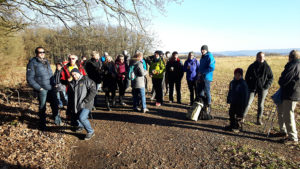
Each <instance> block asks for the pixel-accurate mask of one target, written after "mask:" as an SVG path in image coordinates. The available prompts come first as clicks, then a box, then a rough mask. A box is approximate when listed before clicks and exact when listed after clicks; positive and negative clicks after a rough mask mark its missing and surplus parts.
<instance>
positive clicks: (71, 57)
mask: <svg viewBox="0 0 300 169" xmlns="http://www.w3.org/2000/svg"><path fill="white" fill-rule="evenodd" d="M77 60H78V56H76V55H72V54H71V55H69V63H70V65H71V66H74V65H76V62H77Z"/></svg>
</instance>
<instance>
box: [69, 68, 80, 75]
mask: <svg viewBox="0 0 300 169" xmlns="http://www.w3.org/2000/svg"><path fill="white" fill-rule="evenodd" d="M73 72H76V73H79V74H81V73H80V71H79V70H78V69H77V68H74V69H72V71H71V74H72V73H73Z"/></svg>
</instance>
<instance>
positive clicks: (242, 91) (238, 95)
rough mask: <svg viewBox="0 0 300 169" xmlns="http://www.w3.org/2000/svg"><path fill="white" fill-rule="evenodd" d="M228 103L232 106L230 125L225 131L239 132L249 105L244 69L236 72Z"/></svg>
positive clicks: (230, 85) (238, 69) (231, 83)
mask: <svg viewBox="0 0 300 169" xmlns="http://www.w3.org/2000/svg"><path fill="white" fill-rule="evenodd" d="M227 103H228V104H230V108H229V117H230V119H229V120H230V125H229V126H226V127H225V129H227V130H231V131H232V130H233V131H238V129H239V127H240V126H239V123H238V122H239V121H241V120H242V118H243V112H244V110H245V108H246V106H247V103H248V86H247V83H246V81H245V80H244V79H243V69H241V68H237V69H235V70H234V79H233V80H232V81H231V82H230V84H229V92H228V96H227Z"/></svg>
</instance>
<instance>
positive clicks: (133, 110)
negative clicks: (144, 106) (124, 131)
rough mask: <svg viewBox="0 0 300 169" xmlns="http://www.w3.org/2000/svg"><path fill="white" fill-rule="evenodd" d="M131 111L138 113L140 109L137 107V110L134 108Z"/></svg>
mask: <svg viewBox="0 0 300 169" xmlns="http://www.w3.org/2000/svg"><path fill="white" fill-rule="evenodd" d="M133 111H137V112H140V111H141V109H140V108H138V107H137V108H134V109H133Z"/></svg>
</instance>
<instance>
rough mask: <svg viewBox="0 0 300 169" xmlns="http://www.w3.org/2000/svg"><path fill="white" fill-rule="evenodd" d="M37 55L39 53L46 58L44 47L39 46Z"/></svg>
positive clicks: (42, 57) (38, 55)
mask: <svg viewBox="0 0 300 169" xmlns="http://www.w3.org/2000/svg"><path fill="white" fill-rule="evenodd" d="M36 55H37V57H39V58H41V59H44V58H45V50H44V49H43V48H39V49H38V52H37V54H36Z"/></svg>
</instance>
